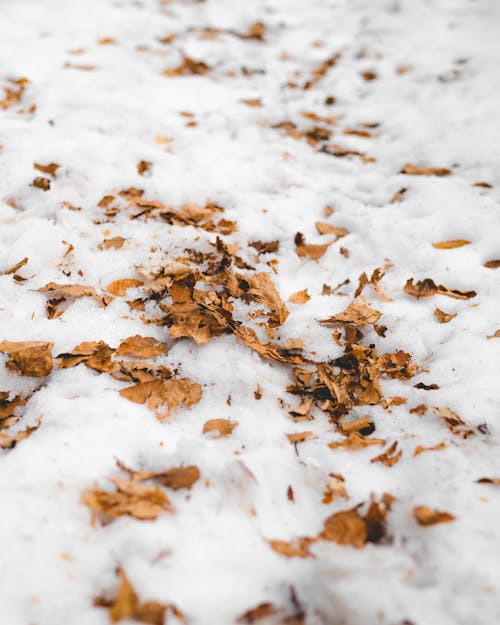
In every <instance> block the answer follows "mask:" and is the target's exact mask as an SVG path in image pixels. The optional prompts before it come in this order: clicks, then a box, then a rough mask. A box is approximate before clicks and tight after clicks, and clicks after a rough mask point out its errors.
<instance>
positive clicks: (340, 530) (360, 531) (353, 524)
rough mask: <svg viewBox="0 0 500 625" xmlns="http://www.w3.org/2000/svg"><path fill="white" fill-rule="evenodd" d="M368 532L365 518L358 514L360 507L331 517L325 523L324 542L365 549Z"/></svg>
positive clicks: (322, 534) (322, 535) (321, 535)
mask: <svg viewBox="0 0 500 625" xmlns="http://www.w3.org/2000/svg"><path fill="white" fill-rule="evenodd" d="M367 536H368V530H367V527H366V522H365V520H364V518H363V517H362V516H361V515H360V514H359V512H358V506H357V507H356V508H353V509H351V510H342V511H340V512H336V513H335V514H332V515H331V516H329V517H328V518H327V519H326V520H325V522H324V529H323V532H322V533H321V534H320V537H321V538H322V539H323V540H331V541H333V542H336V543H337V544H339V545H350V546H352V547H363V545H364V544H365V543H366V540H367Z"/></svg>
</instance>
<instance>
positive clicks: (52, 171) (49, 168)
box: [33, 163, 60, 178]
mask: <svg viewBox="0 0 500 625" xmlns="http://www.w3.org/2000/svg"><path fill="white" fill-rule="evenodd" d="M33 167H34V168H35V169H38V171H41V172H42V173H43V174H49V176H54V178H55V177H56V171H57V170H58V169H59V167H60V165H58V164H57V163H49V164H48V165H41V164H40V163H34V164H33Z"/></svg>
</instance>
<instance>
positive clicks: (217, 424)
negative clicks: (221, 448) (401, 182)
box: [203, 419, 238, 438]
mask: <svg viewBox="0 0 500 625" xmlns="http://www.w3.org/2000/svg"><path fill="white" fill-rule="evenodd" d="M237 425H238V423H237V422H231V421H228V419H209V420H208V421H206V422H205V423H204V425H203V433H204V434H206V433H207V432H218V435H217V436H215V438H222V437H224V436H230V435H231V434H232V432H233V430H234V428H235V427H237Z"/></svg>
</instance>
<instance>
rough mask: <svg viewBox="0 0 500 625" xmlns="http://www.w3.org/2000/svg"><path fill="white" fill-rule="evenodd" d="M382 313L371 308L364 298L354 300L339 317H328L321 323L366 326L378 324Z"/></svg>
mask: <svg viewBox="0 0 500 625" xmlns="http://www.w3.org/2000/svg"><path fill="white" fill-rule="evenodd" d="M381 316H382V313H380V312H379V311H378V310H375V309H374V308H370V307H369V306H368V305H367V304H366V301H365V300H364V298H363V297H358V298H356V299H354V300H353V301H352V302H351V303H350V304H349V306H348V307H347V308H346V309H345V310H344V311H343V312H341V313H339V314H338V315H333V316H332V317H328V319H322V320H321V321H320V323H324V324H335V323H341V324H343V323H349V324H352V325H355V326H364V325H368V324H372V323H376V322H377V321H378V320H379V319H380V317H381Z"/></svg>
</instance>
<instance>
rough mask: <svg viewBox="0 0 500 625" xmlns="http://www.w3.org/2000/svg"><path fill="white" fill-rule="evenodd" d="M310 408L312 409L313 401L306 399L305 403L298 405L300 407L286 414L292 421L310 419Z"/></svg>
mask: <svg viewBox="0 0 500 625" xmlns="http://www.w3.org/2000/svg"><path fill="white" fill-rule="evenodd" d="M312 407H313V400H312V399H307V400H306V401H305V402H303V403H302V404H300V406H298V407H297V408H294V409H293V410H290V412H289V413H288V414H289V415H290V416H291V417H293V418H294V419H310V418H311V416H310V414H309V413H310V411H311V408H312Z"/></svg>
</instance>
